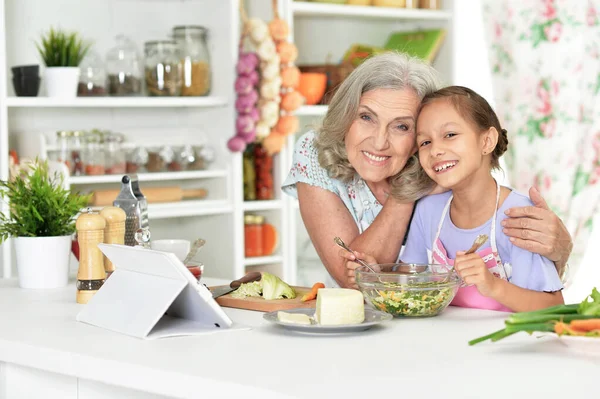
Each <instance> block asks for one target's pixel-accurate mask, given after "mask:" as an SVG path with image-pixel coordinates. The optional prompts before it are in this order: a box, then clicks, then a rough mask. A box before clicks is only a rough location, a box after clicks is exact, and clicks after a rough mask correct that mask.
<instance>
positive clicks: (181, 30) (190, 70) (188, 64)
mask: <svg viewBox="0 0 600 399" xmlns="http://www.w3.org/2000/svg"><path fill="white" fill-rule="evenodd" d="M207 33H208V30H207V29H206V28H205V27H203V26H193V25H190V26H176V27H174V28H173V37H174V38H175V41H176V43H177V51H178V54H179V59H180V60H181V65H182V70H183V84H182V87H181V95H182V96H207V95H208V94H209V93H210V86H211V71H210V70H211V68H210V53H209V51H208V46H207V44H206V36H207Z"/></svg>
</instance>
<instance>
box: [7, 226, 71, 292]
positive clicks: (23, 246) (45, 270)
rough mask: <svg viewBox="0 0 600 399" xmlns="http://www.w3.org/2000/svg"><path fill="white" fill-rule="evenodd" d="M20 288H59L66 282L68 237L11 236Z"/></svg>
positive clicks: (69, 238) (69, 248) (67, 278)
mask: <svg viewBox="0 0 600 399" xmlns="http://www.w3.org/2000/svg"><path fill="white" fill-rule="evenodd" d="M12 241H13V243H14V244H15V252H16V255H17V256H16V259H17V272H18V275H19V286H20V287H21V288H37V289H44V288H60V287H65V286H66V285H67V283H68V281H69V261H70V254H71V236H59V237H17V238H13V240H12Z"/></svg>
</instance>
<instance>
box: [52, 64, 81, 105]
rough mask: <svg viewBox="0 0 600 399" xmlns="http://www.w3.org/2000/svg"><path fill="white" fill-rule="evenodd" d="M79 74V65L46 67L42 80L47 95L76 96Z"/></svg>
mask: <svg viewBox="0 0 600 399" xmlns="http://www.w3.org/2000/svg"><path fill="white" fill-rule="evenodd" d="M79 74H80V71H79V67H50V68H46V72H45V79H44V80H45V81H46V94H47V95H48V97H62V98H73V97H77V85H78V84H79Z"/></svg>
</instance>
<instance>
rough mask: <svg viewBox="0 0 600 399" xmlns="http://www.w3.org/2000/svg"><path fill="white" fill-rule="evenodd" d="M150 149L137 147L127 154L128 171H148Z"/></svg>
mask: <svg viewBox="0 0 600 399" xmlns="http://www.w3.org/2000/svg"><path fill="white" fill-rule="evenodd" d="M147 163H148V151H147V150H146V149H145V148H144V147H136V148H135V149H133V151H131V152H129V153H128V154H127V167H126V169H127V173H142V172H145V171H146V164H147Z"/></svg>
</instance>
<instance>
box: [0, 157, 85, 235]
mask: <svg viewBox="0 0 600 399" xmlns="http://www.w3.org/2000/svg"><path fill="white" fill-rule="evenodd" d="M28 169H29V170H24V171H23V173H20V174H19V175H17V176H15V177H14V178H13V179H12V180H8V181H0V198H2V199H8V203H9V211H8V213H7V214H5V213H2V212H0V243H2V242H4V241H5V240H6V239H7V238H9V237H57V236H66V235H70V234H73V233H74V232H75V216H76V215H77V213H78V212H79V211H80V210H81V209H82V208H84V207H85V206H86V205H87V204H88V201H89V196H83V195H80V194H79V193H74V192H71V191H69V190H66V189H64V188H63V187H62V176H59V175H58V174H55V175H54V176H50V174H49V172H48V163H47V162H45V161H44V162H41V161H37V160H36V161H35V162H34V163H32V164H31V165H30V166H29V168H28Z"/></svg>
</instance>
